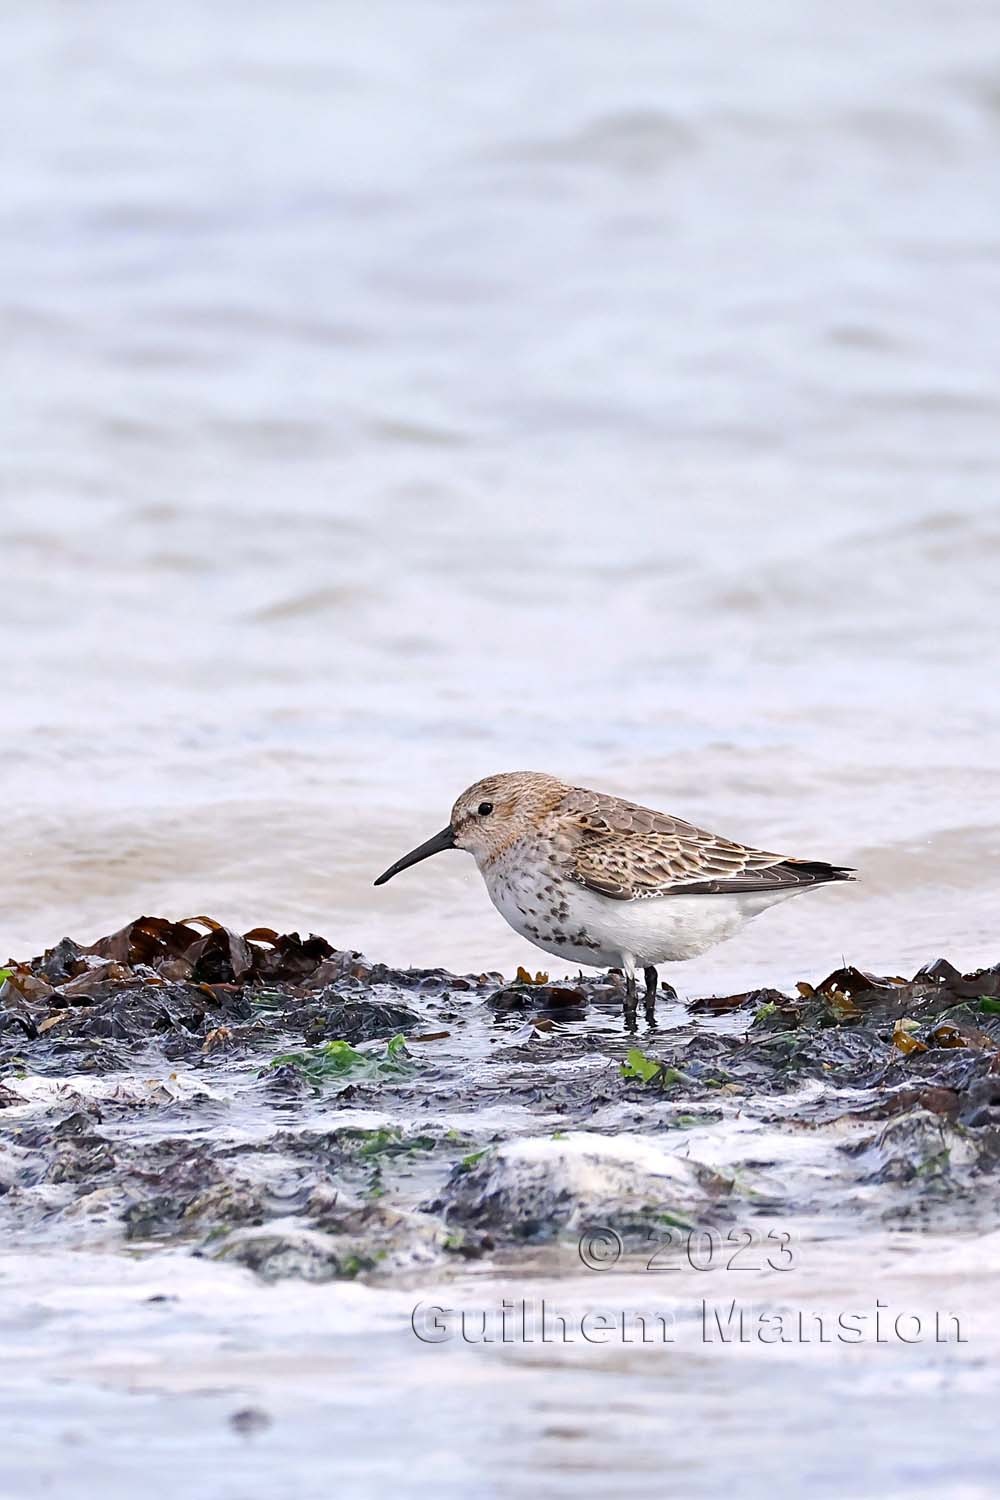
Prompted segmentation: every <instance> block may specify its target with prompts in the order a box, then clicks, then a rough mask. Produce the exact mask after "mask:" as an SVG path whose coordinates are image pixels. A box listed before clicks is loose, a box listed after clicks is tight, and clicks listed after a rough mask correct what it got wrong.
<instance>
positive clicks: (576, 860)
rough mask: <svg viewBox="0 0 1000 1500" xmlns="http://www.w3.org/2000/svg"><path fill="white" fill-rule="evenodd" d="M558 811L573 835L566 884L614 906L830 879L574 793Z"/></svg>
mask: <svg viewBox="0 0 1000 1500" xmlns="http://www.w3.org/2000/svg"><path fill="white" fill-rule="evenodd" d="M559 811H560V812H562V813H564V814H566V815H567V816H568V817H569V818H571V819H572V821H573V823H574V824H575V825H576V829H577V835H576V837H575V838H574V839H573V842H572V846H571V847H570V848H568V849H567V851H566V855H565V862H566V865H567V874H568V875H569V877H570V879H571V880H575V881H576V882H577V883H578V884H579V885H583V886H586V887H587V888H588V889H589V890H592V891H597V892H598V893H599V894H600V895H602V896H608V897H610V898H612V899H613V900H616V901H637V900H641V899H642V898H643V897H648V896H666V895H670V894H672V893H676V894H681V893H683V894H687V895H719V894H723V893H726V892H737V891H753V890H777V889H780V888H781V887H782V886H793V885H812V884H815V883H816V882H817V881H818V880H821V879H830V878H835V877H833V876H832V872H831V873H830V874H826V875H820V874H819V870H820V869H822V870H824V871H826V870H828V869H829V867H828V866H816V865H809V864H807V863H805V862H802V861H795V860H788V861H786V859H785V857H784V856H783V855H781V854H769V853H768V852H767V851H766V850H763V849H750V848H747V846H746V845H744V844H736V843H733V841H732V840H731V839H724V838H720V837H719V835H718V834H713V833H707V832H706V831H705V830H704V829H702V828H695V827H694V825H693V824H691V823H685V822H684V820H683V819H682V818H673V817H670V816H669V814H667V813H660V812H655V811H653V809H652V808H648V807H639V806H638V805H637V804H635V803H633V802H625V801H623V800H622V799H621V798H618V797H609V796H606V795H604V794H602V793H600V792H591V791H587V790H585V789H584V788H582V787H574V788H573V789H572V790H571V791H570V792H569V793H567V795H566V796H565V797H564V798H563V800H562V802H561V803H560V805H559ZM797 865H799V866H800V868H799V869H797V868H796V866H797ZM807 872H808V873H807Z"/></svg>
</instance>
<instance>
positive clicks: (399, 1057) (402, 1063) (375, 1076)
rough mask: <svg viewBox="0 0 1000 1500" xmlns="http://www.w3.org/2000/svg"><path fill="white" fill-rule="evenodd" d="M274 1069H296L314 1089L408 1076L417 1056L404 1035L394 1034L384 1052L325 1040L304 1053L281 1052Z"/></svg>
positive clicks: (411, 1072) (274, 1059)
mask: <svg viewBox="0 0 1000 1500" xmlns="http://www.w3.org/2000/svg"><path fill="white" fill-rule="evenodd" d="M269 1066H270V1067H272V1068H282V1067H290V1068H297V1069H298V1070H299V1072H300V1073H301V1074H302V1075H303V1077H304V1078H306V1079H307V1080H308V1081H309V1082H310V1083H311V1084H312V1085H313V1087H314V1088H323V1087H325V1086H326V1085H327V1084H331V1083H355V1082H358V1081H362V1082H372V1083H378V1082H382V1081H383V1080H386V1079H395V1078H409V1077H411V1076H412V1075H413V1074H414V1073H415V1072H416V1071H417V1067H418V1064H417V1062H416V1059H415V1058H414V1057H412V1056H411V1055H410V1053H409V1052H408V1051H407V1050H406V1043H405V1041H404V1040H403V1037H402V1036H394V1037H393V1038H392V1040H391V1041H389V1042H387V1043H386V1046H385V1051H384V1052H382V1053H378V1052H374V1051H364V1052H362V1051H361V1050H360V1049H359V1048H357V1047H352V1046H351V1044H350V1042H344V1041H333V1042H322V1043H320V1045H319V1046H317V1047H308V1048H306V1049H305V1050H304V1051H302V1052H281V1053H279V1054H278V1056H277V1057H273V1058H272V1059H271V1062H270V1064H269Z"/></svg>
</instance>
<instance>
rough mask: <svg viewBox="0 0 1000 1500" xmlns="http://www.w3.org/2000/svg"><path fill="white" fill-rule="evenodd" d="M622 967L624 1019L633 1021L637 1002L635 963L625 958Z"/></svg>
mask: <svg viewBox="0 0 1000 1500" xmlns="http://www.w3.org/2000/svg"><path fill="white" fill-rule="evenodd" d="M622 967H623V969H624V970H625V1019H626V1021H628V1020H630V1019H631V1020H633V1021H634V1020H635V1012H636V1007H637V1006H638V1004H639V991H638V989H637V988H636V983H635V965H634V964H633V963H631V962H630V961H629V960H628V959H626V960H625V962H624V964H623V965H622Z"/></svg>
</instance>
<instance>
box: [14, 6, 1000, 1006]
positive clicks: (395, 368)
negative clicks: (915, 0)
mask: <svg viewBox="0 0 1000 1500" xmlns="http://www.w3.org/2000/svg"><path fill="white" fill-rule="evenodd" d="M998 55H1000V12H997V10H996V9H995V8H991V7H986V6H982V5H979V4H975V3H958V4H954V5H950V6H948V7H947V9H946V10H945V9H942V8H941V7H940V6H938V5H935V4H932V3H930V0H926V3H923V4H913V5H906V6H904V5H898V4H888V5H884V6H882V7H880V8H879V9H878V10H877V11H873V10H872V8H871V7H870V6H862V5H861V4H860V3H849V4H846V5H843V4H842V5H839V6H837V7H836V8H834V9H832V10H831V8H830V7H827V6H822V5H820V4H805V5H803V4H801V3H798V4H791V3H788V4H783V3H778V4H774V3H768V4H755V3H751V4H749V5H743V6H740V7H731V8H727V9H725V10H724V11H716V12H703V11H702V10H701V9H700V8H697V7H693V6H683V5H679V4H677V5H671V6H667V7H664V6H663V5H661V4H655V5H654V4H652V3H649V4H644V3H640V0H632V3H627V4H625V5H623V6H618V7H616V8H615V12H614V15H613V17H612V15H611V14H610V12H609V11H608V10H607V9H606V8H605V7H601V6H596V5H587V4H585V5H574V6H568V5H561V4H553V5H551V6H547V7H544V8H538V7H525V6H522V5H517V4H515V5H496V4H488V3H483V4H478V3H477V4H473V5H469V6H460V7H456V6H454V5H449V4H445V3H431V0H420V3H416V4H410V5H407V6H391V5H385V4H376V5H372V4H367V5H364V6H361V5H345V6H341V7H338V8H337V11H336V15H334V13H333V12H331V11H330V9H329V7H326V6H321V5H319V4H310V3H306V0H297V3H292V4H288V5H285V6H283V7H280V8H270V9H269V10H259V11H257V10H255V11H254V12H253V14H252V16H250V15H249V14H248V12H247V11H246V9H245V8H244V7H242V6H238V5H236V4H228V5H227V4H219V5H214V6H212V7H208V8H206V7H202V6H196V5H194V4H193V3H179V4H177V5H174V6H172V7H169V8H168V9H163V8H160V9H159V10H153V9H147V8H145V7H143V8H141V11H140V9H138V8H135V7H129V6H126V5H124V4H118V3H108V4H104V5H102V6H100V7H97V8H89V9H88V11H87V13H86V14H83V13H82V12H81V13H80V14H77V13H75V12H73V11H70V10H67V9H66V8H65V7H63V6H61V5H57V4H54V3H51V4H45V3H39V4H37V5H35V6H33V7H32V8H31V10H30V12H25V13H23V14H22V15H20V16H19V17H18V18H17V19H16V20H14V21H13V22H12V24H11V25H9V26H8V28H7V33H6V40H5V45H4V49H3V55H2V57H0V88H2V94H3V98H4V100H5V117H6V119H7V122H8V128H7V138H8V160H7V166H6V170H5V177H4V199H3V206H2V209H0V213H2V221H3V233H2V235H0V319H2V327H3V352H4V364H5V369H6V380H5V400H4V402H3V403H2V406H0V485H2V490H0V555H2V557H3V561H4V572H5V580H6V586H5V590H4V610H3V645H4V669H5V685H6V692H5V713H4V725H3V734H2V741H0V764H2V771H3V786H4V792H5V818H4V823H5V839H4V844H5V847H4V854H5V858H4V861H3V871H2V876H0V913H2V916H3V922H2V926H0V949H2V950H3V952H4V953H6V952H7V951H10V952H13V953H16V954H23V953H25V952H27V951H34V950H37V949H38V948H39V947H40V946H41V945H42V944H44V943H48V942H51V941H52V940H54V939H55V938H57V937H59V936H60V935H61V934H62V933H63V932H64V931H69V932H71V933H73V934H74V935H76V936H79V937H81V938H87V937H96V936H97V935H98V933H100V932H105V931H107V930H109V929H110V928H113V927H114V926H116V925H119V924H120V923H121V922H123V921H125V920H126V919H128V918H130V917H132V916H134V915H135V914H137V912H138V911H139V910H141V909H143V910H155V911H163V912H165V913H167V914H173V915H178V916H181V915H186V914H187V913H189V912H194V911H209V912H210V913H212V914H214V915H217V916H219V917H222V918H226V919H229V920H232V921H234V922H237V923H245V924H249V923H252V922H258V921H269V922H277V923H285V924H289V925H294V926H297V927H300V928H304V927H313V928H315V929H317V930H319V931H322V932H324V933H325V934H327V935H328V936H329V937H330V938H331V939H332V940H333V941H335V942H338V943H342V944H352V945H355V946H361V947H364V948H366V949H367V950H368V951H369V952H371V953H372V955H373V956H378V957H381V958H385V959H388V960H392V961H414V962H427V963H438V962H443V963H446V964H449V965H451V966H453V967H460V968H464V967H474V968H477V969H479V968H482V967H498V966H504V967H508V968H509V967H510V965H512V964H513V963H514V962H517V961H528V962H534V959H535V956H534V954H533V950H531V949H530V948H529V947H528V946H527V945H526V944H525V943H523V942H521V941H520V940H519V939H517V938H516V937H515V936H514V935H513V934H512V933H510V932H509V931H508V930H507V929H506V927H505V926H504V924H503V923H502V921H501V919H500V918H499V916H497V914H496V913H494V912H493V911H492V909H491V908H490V907H489V905H488V902H487V899H486V896H485V893H484V892H483V890H482V888H481V885H480V883H479V881H478V878H477V877H476V875H475V872H474V869H473V867H472V865H471V862H469V861H465V860H463V859H462V858H460V856H458V855H452V856H447V857H442V859H441V860H439V861H436V862H434V863H433V864H429V865H427V866H424V867H422V868H421V869H420V870H419V871H414V872H412V873H411V874H410V875H408V876H406V877H401V878H400V879H399V880H398V881H396V882H394V883H393V885H392V886H391V887H390V888H388V889H387V890H385V891H378V892H375V891H373V890H372V889H371V886H370V881H371V879H372V877H373V876H374V875H375V874H377V873H378V872H379V871H380V870H381V869H382V868H383V867H384V866H385V865H386V864H387V863H389V861H390V860H391V859H392V858H394V857H396V855H398V854H399V853H401V852H402V851H403V850H405V849H407V848H409V847H410V846H411V845H412V844H414V843H416V842H418V841H419V840H421V839H422V838H424V837H425V836H426V835H428V834H429V833H431V832H433V831H434V830H435V829H437V828H438V827H440V826H441V825H442V823H443V822H444V821H445V819H446V817H447V812H448V809H449V807H450V804H451V801H452V799H453V797H454V795H455V794H456V793H457V792H458V791H459V790H460V789H461V788H462V787H463V786H465V785H466V784H467V783H469V782H470V781H472V780H473V779H475V778H476V777H478V776H480V775H481V774H484V773H487V772H490V771H494V770H499V769H515V768H520V767H531V768H538V769H545V770H551V771H554V772H556V773H559V774H563V775H566V776H568V777H571V778H574V779H577V780H579V781H581V782H583V783H584V784H591V785H597V786H600V787H602V788H605V789H608V790H614V791H618V792H622V793H625V794H627V795H630V796H633V797H635V798H637V799H640V800H648V801H651V802H653V803H654V804H655V805H658V806H661V807H664V808H666V809H668V810H670V811H674V812H677V813H680V814H682V815H684V816H687V817H689V818H692V819H693V820H695V821H699V822H703V823H706V824H708V825H709V826H711V827H713V828H717V829H718V830H719V831H721V832H724V833H728V834H730V835H732V836H735V837H738V838H746V839H749V840H751V841H756V842H760V843H762V844H764V845H765V846H767V847H774V848H778V849H787V850H788V851H790V852H793V853H797V854H801V855H806V856H815V857H825V858H829V859H832V860H836V861H840V862H845V863H851V864H857V865H859V866H860V867H861V870H862V873H863V877H864V878H863V881H862V882H861V883H860V884H858V885H857V886H856V887H851V888H846V889H842V890H837V891H828V892H821V893H812V894H810V895H806V896H804V897H803V898H802V900H801V901H799V902H793V903H790V904H789V905H787V906H785V907H784V908H782V909H781V911H780V912H776V913H773V914H769V915H768V916H767V917H765V918H763V919H762V921H761V922H760V923H758V924H757V925H756V926H755V927H753V928H751V929H750V930H749V931H748V932H747V933H746V934H745V935H744V936H743V937H742V938H741V939H740V940H739V941H738V942H737V943H734V944H732V945H730V946H729V947H726V948H723V949H721V950H719V951H718V953H716V954H714V955H711V956H710V957H709V958H707V959H705V960H702V961H700V962H699V964H698V965H696V966H695V965H692V966H691V967H690V969H689V970H687V971H684V973H683V974H681V975H680V976H675V977H678V978H679V982H680V983H681V984H682V986H683V985H686V986H687V987H689V988H701V987H703V986H706V987H707V986H710V985H713V984H730V985H732V986H738V987H746V985H747V984H749V983H756V982H761V983H763V982H767V981H775V980H778V981H782V980H787V979H790V978H793V977H798V976H800V975H803V974H807V973H814V972H815V971H817V970H821V969H823V968H825V967H829V966H831V965H832V964H833V963H835V962H837V961H839V959H840V957H841V955H844V954H846V955H847V956H848V957H850V958H852V959H854V960H855V961H857V962H859V963H862V964H865V965H871V966H873V967H886V968H889V969H891V970H898V969H906V968H908V967H912V966H913V965H914V964H915V963H918V962H920V961H922V960H923V959H925V958H928V957H932V956H934V955H935V954H937V953H939V952H944V953H946V954H948V955H949V956H951V957H952V958H953V959H955V961H957V962H959V963H962V964H965V965H969V966H971V965H973V964H975V963H978V962H985V961H994V960H996V958H997V957H998V956H1000V942H998V938H1000V934H998V930H997V924H996V905H997V880H996V875H995V871H996V866H997V856H998V853H1000V815H998V812H997V807H998V804H1000V695H998V694H997V691H996V688H995V678H996V671H997V665H998V655H1000V652H998V647H1000V598H998V594H1000V590H998V586H997V579H998V577H1000V505H998V499H997V496H998V493H1000V446H998V442H997V432H998V416H1000V395H998V387H997V362H996V351H997V347H998V336H1000V213H998V209H997V196H996V190H995V189H996V161H997V152H998V148H1000V103H998V101H1000V69H998V66H997V63H996V61H995V59H996V57H997V56H998ZM543 962H544V961H543Z"/></svg>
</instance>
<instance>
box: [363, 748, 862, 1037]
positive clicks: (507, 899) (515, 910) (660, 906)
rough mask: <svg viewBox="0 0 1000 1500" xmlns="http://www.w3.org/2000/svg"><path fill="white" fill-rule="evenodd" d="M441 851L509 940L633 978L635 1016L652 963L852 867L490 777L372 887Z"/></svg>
mask: <svg viewBox="0 0 1000 1500" xmlns="http://www.w3.org/2000/svg"><path fill="white" fill-rule="evenodd" d="M442 849H467V850H468V851H469V853H470V854H471V855H473V857H474V858H475V861H476V864H477V865H478V866H479V870H480V873H481V874H482V877H483V879H484V880H485V882H486V889H487V890H488V891H489V893H490V898H491V900H492V901H493V904H494V906H495V907H496V908H497V910H498V911H499V912H500V913H501V914H502V915H503V916H504V917H506V919H507V921H508V922H509V923H510V925H511V927H513V928H514V930H515V932H519V933H521V935H522V936H523V937H526V938H528V940H529V941H530V942H532V943H534V944H535V945H536V947H539V948H542V949H544V951H545V952H546V953H554V954H555V955H556V957H557V958H562V959H566V960H568V961H569V962H570V963H574V964H591V965H594V966H595V967H599V968H605V967H620V968H621V969H622V970H623V971H624V973H625V982H626V1005H627V1006H628V1007H630V1008H633V1009H634V1007H635V1003H636V981H635V976H636V971H637V969H642V970H643V971H644V977H645V981H646V999H647V1003H649V1004H651V1003H652V1001H653V997H654V996H655V994H656V984H657V972H656V965H657V964H660V963H669V962H671V961H673V960H680V959H687V958H696V957H697V956H698V954H700V953H704V952H706V951H707V949H709V948H712V947H714V945H715V944H716V943H721V942H722V941H723V940H724V939H725V938H730V937H732V936H733V935H734V934H735V933H737V932H739V930H740V928H741V927H743V925H744V924H745V923H746V922H748V921H749V920H750V919H751V917H756V916H757V915H758V914H759V913H760V912H762V911H764V910H766V908H767V907H769V906H774V905H775V904H776V903H777V902H778V901H784V900H785V899H786V898H787V897H788V896H794V895H797V893H798V892H799V891H803V890H805V889H806V888H807V887H809V886H815V885H825V884H826V883H827V882H829V881H832V880H850V879H852V875H851V872H850V871H849V870H847V869H842V868H840V867H839V866H837V865H828V864H822V863H820V862H819V861H817V860H810V859H791V858H789V857H787V856H786V855H783V854H768V853H766V852H765V851H764V850H763V849H750V848H748V847H747V846H746V845H745V844H736V843H733V841H732V840H731V839H724V838H720V837H719V835H718V834H714V833H705V832H703V830H702V829H700V828H695V827H693V825H692V824H690V823H685V822H684V821H683V820H682V819H681V818H674V817H671V816H670V815H669V814H668V813H660V812H654V811H653V810H652V809H651V808H648V807H639V806H637V805H636V803H634V802H626V801H624V800H623V798H621V797H610V796H607V795H605V794H604V793H602V792H590V791H587V790H586V788H584V787H579V786H569V785H567V783H566V782H564V781H559V780H558V779H557V778H556V777H555V776H546V775H544V774H542V773H541V772H537V771H510V772H507V773H506V774H504V775H500V776H487V777H486V778H485V780H483V781H477V782H476V784H475V785H474V786H470V787H469V789H468V791H466V792H463V793H462V795H461V796H460V797H459V799H458V801H457V802H456V803H455V806H454V807H453V808H452V811H451V820H450V822H449V823H448V825H447V827H446V828H442V830H441V832H440V833H436V834H435V835H434V837H433V838H430V839H428V840H427V842H426V843H424V844H421V845H420V846H419V847H418V848H416V849H413V850H412V851H411V852H410V853H409V854H405V855H404V856H403V858H402V859H398V860H397V861H396V863H395V864H394V865H390V866H389V868H388V870H386V871H385V873H384V874H382V875H380V876H379V878H378V879H377V880H376V882H375V884H376V885H383V884H384V883H385V882H386V881H387V880H391V879H392V877H393V876H394V875H398V874H399V872H400V870H406V869H408V868H409V867H410V865H415V864H417V863H418V861H420V860H422V859H427V858H428V856H429V855H431V854H437V853H438V852H439V851H440V850H442Z"/></svg>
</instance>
